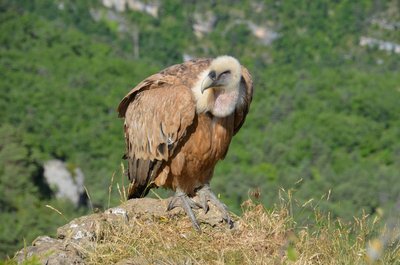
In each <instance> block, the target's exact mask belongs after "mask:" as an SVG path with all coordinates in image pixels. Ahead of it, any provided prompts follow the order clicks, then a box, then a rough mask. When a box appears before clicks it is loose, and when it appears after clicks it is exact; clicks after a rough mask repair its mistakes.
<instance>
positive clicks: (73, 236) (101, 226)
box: [15, 198, 226, 265]
mask: <svg viewBox="0 0 400 265" xmlns="http://www.w3.org/2000/svg"><path fill="white" fill-rule="evenodd" d="M168 202H169V199H163V200H160V199H152V198H141V199H133V200H129V201H126V202H124V203H123V204H121V205H119V206H118V207H114V208H110V209H107V210H106V211H104V212H103V213H95V214H91V215H87V216H82V217H79V218H76V219H74V220H72V221H71V222H69V223H68V224H66V225H64V226H62V227H60V228H58V229H57V238H51V237H48V236H40V237H38V238H37V239H35V240H34V242H33V243H32V246H29V247H26V248H24V249H22V250H20V251H19V252H17V254H16V256H15V259H16V261H17V262H18V264H21V263H22V262H23V261H24V260H26V259H29V258H31V257H33V256H36V257H37V258H38V259H39V261H40V262H41V263H42V264H47V265H52V264H84V263H85V250H87V249H90V248H94V247H95V246H96V244H99V242H101V240H102V239H103V237H104V233H105V232H107V231H109V230H110V229H112V228H114V227H117V226H121V224H122V225H127V226H134V225H135V224H136V222H135V221H137V220H140V221H141V222H142V223H149V222H154V220H164V219H166V220H167V219H179V220H180V221H181V224H183V227H184V229H187V228H188V229H190V227H191V222H190V220H189V218H188V217H187V216H186V214H185V213H184V211H183V210H182V209H181V208H175V209H173V210H172V211H169V212H167V211H166V209H167V205H168ZM195 214H196V216H197V220H198V221H199V222H200V223H202V224H206V225H209V226H211V227H215V226H226V224H225V223H223V220H222V217H221V213H220V212H219V211H218V210H217V209H216V207H214V206H213V205H210V210H209V211H208V213H207V214H205V213H204V212H203V210H195ZM161 225H168V224H167V223H165V224H161ZM138 262H139V261H138V260H135V261H130V260H123V261H120V262H119V263H118V264H146V262H145V261H143V263H142V262H139V263H138Z"/></svg>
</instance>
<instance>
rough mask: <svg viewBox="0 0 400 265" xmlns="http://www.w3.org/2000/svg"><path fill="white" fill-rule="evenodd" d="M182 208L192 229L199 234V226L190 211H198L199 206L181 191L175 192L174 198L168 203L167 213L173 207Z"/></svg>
mask: <svg viewBox="0 0 400 265" xmlns="http://www.w3.org/2000/svg"><path fill="white" fill-rule="evenodd" d="M178 206H179V207H182V209H183V210H184V211H185V212H186V214H187V215H188V216H189V218H190V221H191V222H192V225H193V228H194V229H196V230H197V231H198V232H201V228H200V225H199V223H198V221H197V219H196V216H195V215H194V212H193V210H192V209H198V208H200V207H201V206H200V205H199V204H197V203H196V202H194V201H193V200H192V199H190V198H189V196H188V195H187V194H186V193H184V192H183V191H180V190H177V191H176V193H175V195H174V197H173V198H172V199H171V201H170V202H169V203H168V207H167V211H170V210H172V209H174V208H175V207H178Z"/></svg>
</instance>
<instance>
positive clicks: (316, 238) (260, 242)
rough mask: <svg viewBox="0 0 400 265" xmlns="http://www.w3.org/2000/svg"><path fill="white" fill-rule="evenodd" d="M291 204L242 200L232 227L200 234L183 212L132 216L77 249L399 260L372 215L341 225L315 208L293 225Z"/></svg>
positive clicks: (194, 258) (167, 258)
mask: <svg viewBox="0 0 400 265" xmlns="http://www.w3.org/2000/svg"><path fill="white" fill-rule="evenodd" d="M292 207H293V205H292V204H291V203H283V204H282V205H280V206H276V207H274V208H273V209H272V210H267V209H266V208H265V207H263V206H262V205H261V204H256V203H254V202H253V201H250V200H248V201H246V202H244V203H243V205H242V209H243V214H242V216H241V217H238V216H234V219H235V221H236V226H235V228H234V229H231V230H230V229H228V228H227V227H226V226H224V225H218V226H216V227H211V226H210V225H207V224H202V230H203V232H202V233H197V232H195V231H194V230H193V229H192V228H191V225H190V223H189V222H188V221H187V218H186V217H185V216H182V217H175V218H168V217H153V218H150V219H149V218H140V217H137V218H134V219H133V220H130V222H129V223H126V222H121V223H118V224H113V225H112V226H109V227H107V228H106V229H105V231H103V236H102V237H101V239H99V240H98V242H97V243H96V244H93V245H92V246H91V247H90V248H86V249H84V250H83V252H84V254H85V257H86V258H85V260H86V262H87V263H88V264H113V263H117V262H121V263H129V262H133V263H134V264H153V263H154V264H400V262H399V261H400V247H399V242H398V238H399V237H398V231H397V236H395V234H392V235H391V236H390V237H388V236H384V240H385V242H384V244H383V243H382V242H381V241H380V240H381V239H380V238H382V236H379V233H378V232H377V230H378V229H377V224H378V223H379V220H376V218H375V219H374V220H371V219H372V218H370V217H369V216H367V215H363V216H361V217H360V218H355V219H354V222H351V223H346V224H345V223H343V222H341V221H340V220H332V219H331V217H330V216H329V215H326V214H325V215H324V214H322V213H320V212H319V211H318V210H315V213H314V214H315V216H314V218H315V222H314V223H313V224H312V225H308V226H299V225H297V224H296V222H295V221H294V220H293V218H292V216H291V212H292V210H291V209H292ZM392 232H393V233H394V231H393V230H392ZM384 235H386V234H384ZM379 242H380V243H379ZM374 245H376V246H377V251H376V252H373V251H371V248H372V250H374V249H373V246H374ZM379 251H380V252H379ZM370 253H374V255H375V256H374V257H372V256H371V254H370Z"/></svg>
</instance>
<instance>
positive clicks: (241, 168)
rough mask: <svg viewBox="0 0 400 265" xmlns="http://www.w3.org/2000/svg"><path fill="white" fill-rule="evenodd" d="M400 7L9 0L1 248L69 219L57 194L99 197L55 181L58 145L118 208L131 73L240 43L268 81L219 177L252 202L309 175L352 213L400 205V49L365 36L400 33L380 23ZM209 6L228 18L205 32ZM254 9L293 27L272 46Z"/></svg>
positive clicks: (3, 38)
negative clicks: (199, 18) (372, 43)
mask: <svg viewBox="0 0 400 265" xmlns="http://www.w3.org/2000/svg"><path fill="white" fill-rule="evenodd" d="M60 4H62V8H61V7H60ZM257 5H260V6H261V9H260V10H261V11H257V10H258V9H257ZM227 7H229V8H227ZM396 8H397V9H396ZM393 10H395V11H393ZM396 10H397V12H396ZM398 10H399V9H398V6H396V3H395V1H389V2H386V1H372V0H362V1H351V0H344V1H328V0H320V1H300V2H299V1H261V2H259V3H258V2H257V3H256V2H255V1H225V0H223V1H216V2H213V3H212V4H211V5H209V4H208V3H205V2H204V3H203V2H201V3H195V2H193V1H192V2H185V3H183V2H182V1H178V0H168V1H162V4H161V6H160V9H159V16H158V18H155V17H152V16H150V15H148V14H146V13H142V12H138V11H129V12H124V13H118V12H116V11H113V10H109V9H106V8H104V7H102V6H101V5H100V3H99V2H98V1H94V0H93V1H63V2H60V1H51V0H45V1H31V0H22V1H7V0H5V1H1V3H0V32H1V33H0V54H1V57H0V92H1V97H0V124H1V127H0V140H1V142H0V194H2V196H1V198H0V210H1V215H0V223H1V225H0V253H7V254H8V255H12V252H13V251H14V250H15V249H17V248H20V247H21V242H22V239H23V238H26V239H27V241H30V240H32V239H33V238H34V237H35V236H37V235H39V234H42V233H51V232H54V228H55V227H56V226H57V225H59V224H61V223H63V222H64V221H65V220H64V219H63V217H60V216H58V214H57V213H55V212H52V211H51V210H50V209H48V208H46V207H44V205H46V204H51V205H52V206H54V207H55V208H57V209H60V210H62V212H63V214H64V215H65V216H66V218H70V217H72V216H74V215H77V214H79V213H81V212H80V211H84V210H78V211H76V210H75V209H73V208H72V206H71V205H69V204H68V203H66V202H58V201H56V200H55V199H53V196H52V194H51V193H49V192H48V191H46V190H45V185H43V183H41V181H42V180H41V177H40V175H41V172H40V170H41V164H42V163H43V162H44V161H45V160H47V159H50V158H61V159H63V160H65V161H66V162H68V164H70V165H73V166H74V167H80V168H82V169H83V171H84V173H85V176H86V183H85V185H86V187H87V188H88V190H89V193H90V196H91V200H92V203H93V204H94V205H95V206H96V207H107V202H108V196H109V194H108V192H109V190H108V188H109V185H110V182H111V177H112V176H113V174H114V173H116V178H115V180H114V183H115V182H119V183H121V182H122V180H121V178H124V176H122V177H121V176H120V162H121V157H122V154H123V152H124V140H123V133H122V121H121V120H119V119H117V114H116V112H115V108H116V106H117V105H118V103H119V100H120V99H121V98H122V97H123V96H124V95H125V94H126V93H127V92H128V91H129V89H130V88H131V87H133V86H134V85H135V84H137V83H138V82H139V81H141V80H142V79H143V78H145V77H146V76H148V75H150V74H152V73H154V72H157V71H158V70H160V69H162V68H163V67H166V66H167V65H170V64H173V63H179V62H181V60H182V54H183V53H187V54H190V55H194V56H196V57H212V56H215V55H219V54H232V55H234V56H236V57H238V58H239V59H240V61H241V62H242V63H243V64H244V65H246V66H247V67H248V68H249V69H250V71H251V73H252V75H253V79H254V81H255V94H254V101H253V103H252V106H251V110H250V113H249V115H248V118H247V121H246V123H245V124H244V126H243V128H242V129H241V131H240V132H239V133H238V135H237V136H235V138H234V140H233V142H232V144H231V147H230V150H229V152H228V156H227V157H226V159H225V160H224V161H222V162H221V163H219V164H218V166H217V168H216V170H215V177H214V178H213V183H212V186H213V188H214V189H215V191H216V192H218V193H220V194H221V198H222V200H223V201H225V202H227V204H228V205H229V207H230V209H231V210H233V211H235V212H237V213H239V212H240V204H241V203H242V202H243V201H244V200H245V199H247V197H248V196H252V195H251V194H252V193H253V192H252V191H253V190H256V191H260V193H261V196H260V197H259V200H260V201H261V202H262V203H263V204H264V205H266V206H267V207H269V206H272V205H273V204H275V203H276V201H277V199H276V198H277V193H278V190H279V188H280V187H283V188H285V189H289V188H293V189H295V190H296V192H295V195H294V196H295V199H296V200H298V201H299V202H300V203H301V202H303V203H304V202H307V201H308V200H310V199H312V198H313V199H319V198H320V197H321V196H323V195H324V194H325V195H326V194H328V193H330V194H331V195H330V200H329V201H328V202H324V203H322V204H321V208H322V209H323V210H329V211H331V212H332V214H333V216H336V217H341V218H344V219H351V218H352V216H354V215H359V214H360V213H361V212H362V211H363V210H365V211H366V212H367V213H370V214H374V213H375V212H376V211H377V209H381V208H383V209H384V210H386V212H388V211H389V210H390V209H391V207H393V205H394V204H395V202H396V200H397V197H398V195H399V193H400V187H398V185H395V183H397V182H398V180H397V178H398V172H399V171H400V142H399V139H400V104H399V102H400V93H399V91H400V87H399V84H400V76H399V74H398V73H399V69H400V60H399V55H398V54H395V53H387V52H383V51H379V50H377V49H373V48H365V47H360V46H359V45H358V43H359V39H360V37H361V36H370V37H376V38H381V39H383V40H387V41H394V42H397V43H398V42H399V41H400V39H399V38H398V35H396V34H395V31H390V30H386V29H382V28H379V27H378V26H377V25H374V24H372V23H370V21H371V18H372V17H385V18H386V19H387V20H388V21H396V20H398V18H399V12H398ZM93 11H96V12H98V13H99V14H101V17H100V19H98V20H95V19H93V17H92V14H93ZM208 11H209V12H212V13H213V14H214V15H215V17H216V21H215V23H214V25H213V26H214V29H213V31H212V32H211V33H209V34H205V35H204V37H203V38H197V37H195V34H194V33H193V23H194V21H195V19H194V13H196V14H199V13H200V14H205V15H206V14H207V12H208ZM110 12H114V13H113V14H114V15H113V16H109V13H110ZM204 19H206V17H205V18H204ZM246 21H251V22H253V23H254V24H256V25H267V26H268V27H270V28H271V29H273V30H275V31H277V32H278V33H279V38H278V39H276V40H275V41H274V42H273V43H272V45H269V46H265V45H263V44H262V43H261V42H260V41H259V40H258V39H257V38H256V37H255V36H254V35H253V33H252V32H251V30H250V28H249V27H248V24H247V22H246ZM121 23H123V24H124V26H125V27H126V30H125V31H120V26H121ZM135 32H136V33H138V43H136V44H135V42H134V41H132V40H133V38H134V37H135V36H134V33H135ZM135 45H138V46H137V47H136V46H135ZM136 48H138V51H139V53H138V54H136V53H135V52H134V50H135V49H136ZM125 183H126V182H125ZM113 192H114V193H116V192H115V189H114V190H113ZM114 193H113V194H114ZM257 193H258V192H257ZM112 198H113V199H112V201H113V202H114V203H115V202H117V201H118V196H114V195H112ZM8 224H15V225H13V226H10V225H8Z"/></svg>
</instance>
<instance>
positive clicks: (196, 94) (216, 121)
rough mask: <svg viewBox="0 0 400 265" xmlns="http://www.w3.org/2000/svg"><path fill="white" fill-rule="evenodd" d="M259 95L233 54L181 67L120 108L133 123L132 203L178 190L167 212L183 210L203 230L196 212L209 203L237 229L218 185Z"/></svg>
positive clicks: (153, 79) (146, 83)
mask: <svg viewBox="0 0 400 265" xmlns="http://www.w3.org/2000/svg"><path fill="white" fill-rule="evenodd" d="M252 95H253V81H252V77H251V75H250V73H249V71H248V70H247V69H246V68H245V67H244V66H242V65H241V64H240V63H239V61H238V60H237V59H235V58H234V57H231V56H227V55H223V56H219V57H216V58H213V59H209V58H205V59H194V60H190V61H187V62H184V63H182V64H177V65H173V66H170V67H168V68H166V69H164V70H162V71H161V72H159V73H156V74H154V75H151V76H150V77H148V78H146V79H145V80H143V81H142V82H140V83H139V84H138V85H137V86H136V87H134V88H133V89H132V90H131V91H130V92H129V93H128V94H127V95H126V96H125V97H124V98H123V99H122V101H121V102H120V104H119V106H118V109H117V111H118V114H119V117H121V118H125V122H124V133H125V143H126V153H125V155H124V157H125V159H127V164H128V170H127V175H128V177H129V180H130V186H129V188H128V198H129V199H131V198H140V197H144V196H146V195H147V193H148V192H149V190H150V189H151V188H154V187H164V188H168V189H172V190H173V191H175V195H174V196H173V197H172V199H171V200H170V202H169V204H168V208H167V210H171V209H173V208H175V207H177V206H179V207H182V208H183V209H184V211H185V212H186V214H187V215H188V216H189V218H190V220H191V222H192V224H193V227H194V228H195V229H196V230H198V231H200V226H199V223H198V221H197V220H196V217H195V215H194V212H193V210H192V209H198V208H202V209H203V210H204V211H205V212H206V213H207V211H208V209H209V206H208V202H210V203H212V204H214V205H215V206H216V207H217V209H218V210H219V211H220V212H221V215H222V218H223V220H224V221H225V222H227V223H228V224H229V225H230V227H232V226H233V222H232V220H231V218H230V216H229V213H228V211H227V207H226V205H225V204H224V203H222V202H220V201H219V199H218V198H217V196H216V195H215V194H214V193H213V192H212V191H211V189H210V181H211V178H212V176H213V171H214V168H215V165H216V164H217V162H218V161H219V160H221V159H224V157H225V156H226V153H227V151H228V148H229V144H230V143H231V140H232V137H233V136H234V135H235V134H236V133H237V132H238V131H239V129H240V128H241V127H242V125H243V122H244V121H245V118H246V115H247V113H248V111H249V106H250V103H251V100H252ZM194 196H198V197H197V198H198V199H197V200H196V202H195V201H194V200H193V199H192V198H193V197H194Z"/></svg>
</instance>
